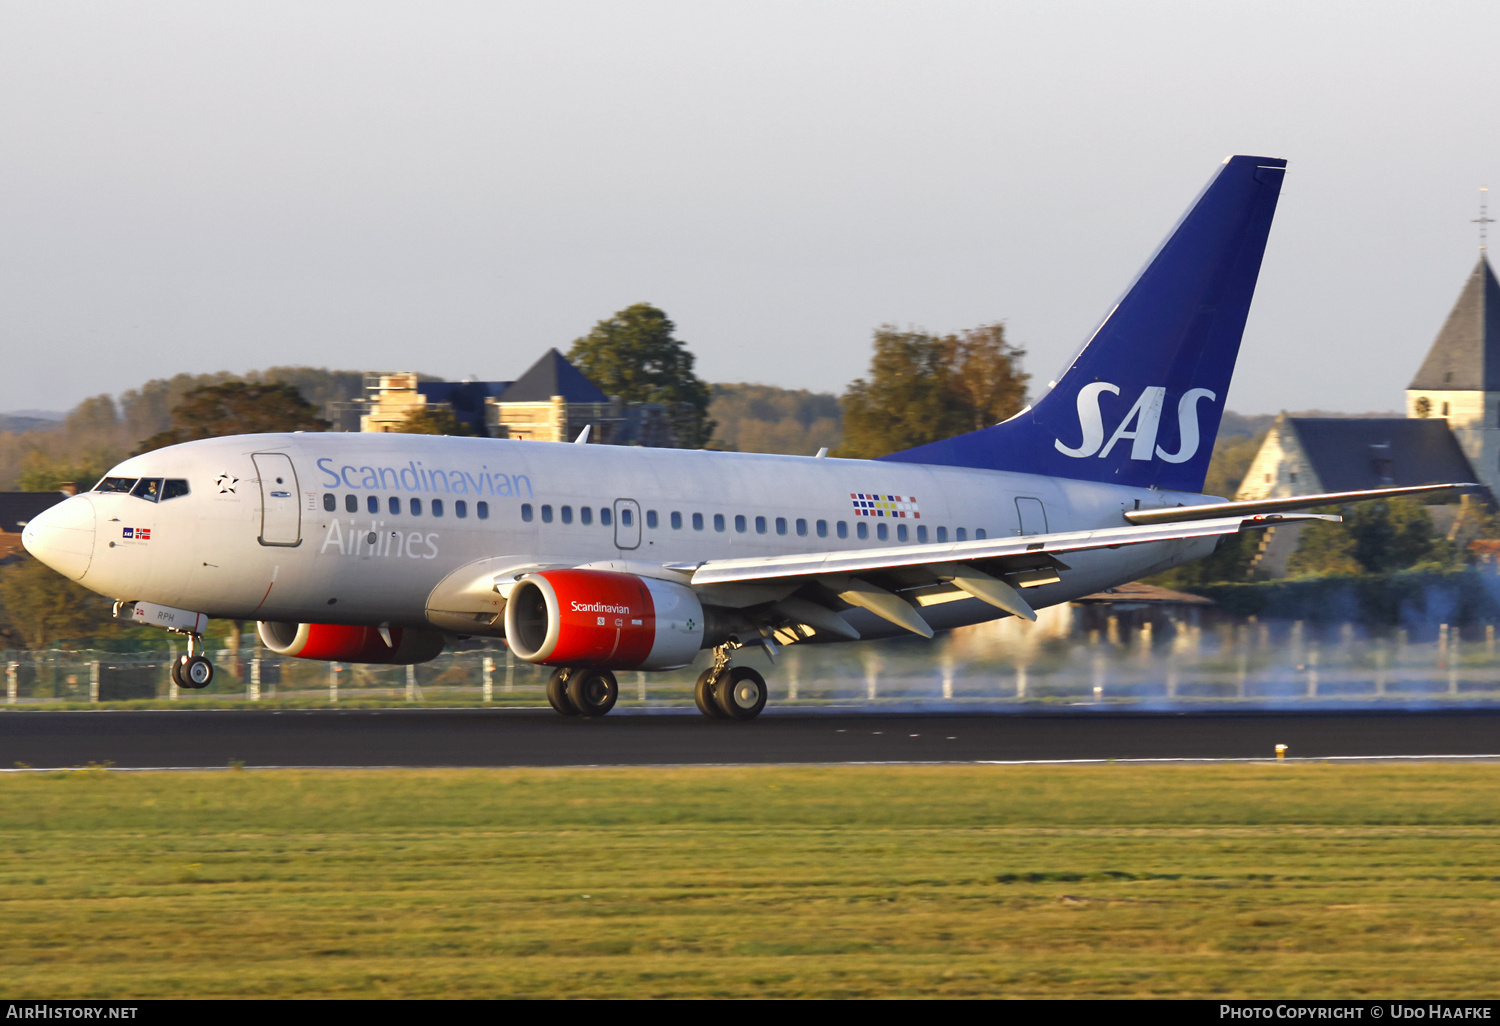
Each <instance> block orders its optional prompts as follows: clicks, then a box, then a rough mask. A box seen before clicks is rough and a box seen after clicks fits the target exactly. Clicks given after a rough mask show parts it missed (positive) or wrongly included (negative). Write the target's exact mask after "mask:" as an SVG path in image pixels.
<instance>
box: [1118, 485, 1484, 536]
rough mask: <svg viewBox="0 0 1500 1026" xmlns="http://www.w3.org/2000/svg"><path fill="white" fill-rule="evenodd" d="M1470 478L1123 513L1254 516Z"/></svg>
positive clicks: (1413, 491) (1153, 520) (1425, 489)
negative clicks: (1400, 486)
mask: <svg viewBox="0 0 1500 1026" xmlns="http://www.w3.org/2000/svg"><path fill="white" fill-rule="evenodd" d="M1478 487H1479V485H1477V484H1475V483H1474V482H1472V481H1461V482H1458V483H1454V484H1425V485H1407V486H1405V487H1402V488H1369V489H1366V490H1364V491H1360V492H1324V493H1323V494H1322V495H1294V496H1292V497H1291V498H1287V499H1249V500H1247V501H1245V502H1211V503H1208V504H1206V505H1203V506H1173V507H1172V508H1170V509H1138V510H1129V511H1127V512H1126V513H1125V519H1126V520H1128V521H1129V522H1130V523H1132V524H1142V525H1144V524H1178V523H1183V522H1185V521H1189V520H1212V519H1214V518H1216V517H1232V516H1241V517H1243V516H1256V515H1264V514H1267V513H1286V512H1290V511H1291V510H1294V509H1311V508H1312V507H1313V506H1337V505H1339V504H1340V503H1344V502H1368V501H1369V500H1371V499H1389V498H1394V497H1395V496H1398V495H1424V494H1427V493H1429V492H1445V491H1467V490H1469V489H1472V488H1478Z"/></svg>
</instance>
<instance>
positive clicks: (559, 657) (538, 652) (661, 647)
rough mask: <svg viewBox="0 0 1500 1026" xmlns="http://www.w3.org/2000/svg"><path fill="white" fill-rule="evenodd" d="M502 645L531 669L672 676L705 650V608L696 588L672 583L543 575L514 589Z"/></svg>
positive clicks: (600, 574) (597, 574) (591, 573)
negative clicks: (542, 666)
mask: <svg viewBox="0 0 1500 1026" xmlns="http://www.w3.org/2000/svg"><path fill="white" fill-rule="evenodd" d="M505 638H506V641H507V642H508V643H509V645H510V649H511V651H512V652H514V653H515V654H516V657H517V658H519V659H525V660H526V661H527V662H531V663H546V664H548V665H551V666H599V667H608V668H610V669H616V670H671V669H676V668H677V667H679V666H686V665H687V664H688V663H690V662H692V661H693V659H694V657H696V656H697V654H698V651H699V650H700V649H701V648H702V647H703V606H702V605H701V604H700V603H699V602H698V596H697V595H696V594H694V593H693V589H691V588H688V587H686V586H684V585H681V584H673V583H672V582H670V581H658V580H654V579H652V578H650V577H637V576H636V575H634V574H618V573H612V572H610V571H607V570H543V571H541V572H540V573H534V574H527V575H526V576H525V577H523V578H521V580H520V581H518V582H517V583H516V585H515V587H514V588H512V589H511V592H510V597H509V599H508V601H507V602H506V604H505Z"/></svg>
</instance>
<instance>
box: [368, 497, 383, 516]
mask: <svg viewBox="0 0 1500 1026" xmlns="http://www.w3.org/2000/svg"><path fill="white" fill-rule="evenodd" d="M365 511H366V512H368V513H379V512H380V496H378V495H366V496H365Z"/></svg>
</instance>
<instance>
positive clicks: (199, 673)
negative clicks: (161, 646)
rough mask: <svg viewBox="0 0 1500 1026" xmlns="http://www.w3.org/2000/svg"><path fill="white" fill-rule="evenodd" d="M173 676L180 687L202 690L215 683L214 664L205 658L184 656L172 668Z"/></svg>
mask: <svg viewBox="0 0 1500 1026" xmlns="http://www.w3.org/2000/svg"><path fill="white" fill-rule="evenodd" d="M172 675H173V676H174V677H176V678H177V683H178V684H179V685H180V686H182V687H185V688H192V689H194V690H195V691H196V690H201V689H203V688H206V687H208V686H209V685H210V684H212V683H213V682H214V664H213V663H211V662H209V661H208V660H207V659H205V658H204V657H203V656H183V657H182V658H181V659H179V660H178V661H177V665H175V666H173V667H172Z"/></svg>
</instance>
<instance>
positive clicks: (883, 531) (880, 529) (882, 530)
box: [875, 524, 890, 541]
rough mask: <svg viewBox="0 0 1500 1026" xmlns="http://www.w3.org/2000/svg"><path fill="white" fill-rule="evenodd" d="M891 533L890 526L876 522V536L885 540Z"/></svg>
mask: <svg viewBox="0 0 1500 1026" xmlns="http://www.w3.org/2000/svg"><path fill="white" fill-rule="evenodd" d="M889 534H890V528H888V527H886V526H885V525H884V524H876V525H875V537H876V538H879V539H880V540H881V541H885V540H886V536H887V535H889Z"/></svg>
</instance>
